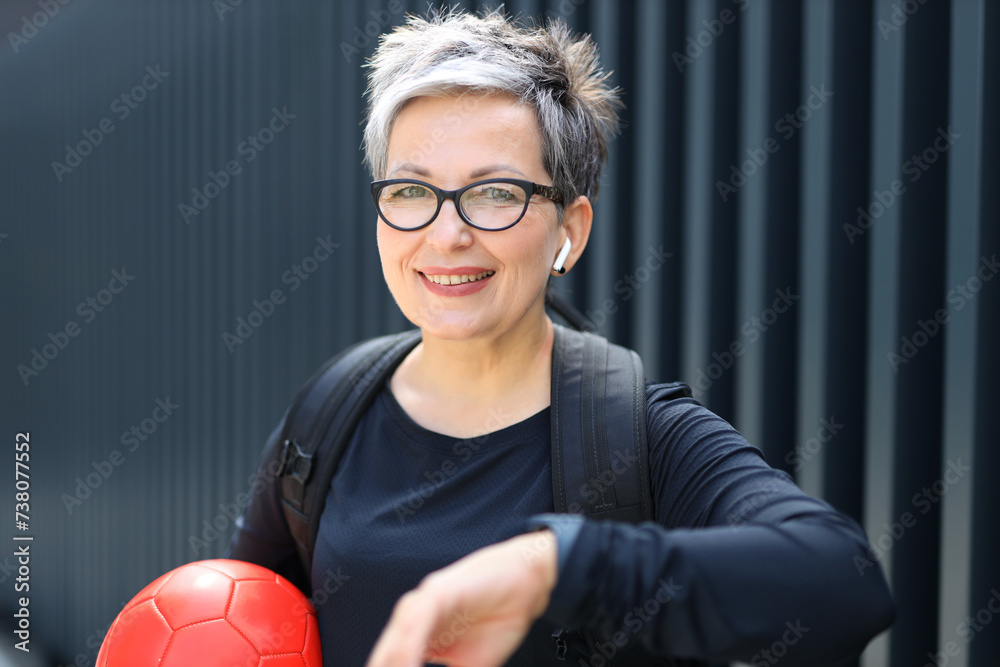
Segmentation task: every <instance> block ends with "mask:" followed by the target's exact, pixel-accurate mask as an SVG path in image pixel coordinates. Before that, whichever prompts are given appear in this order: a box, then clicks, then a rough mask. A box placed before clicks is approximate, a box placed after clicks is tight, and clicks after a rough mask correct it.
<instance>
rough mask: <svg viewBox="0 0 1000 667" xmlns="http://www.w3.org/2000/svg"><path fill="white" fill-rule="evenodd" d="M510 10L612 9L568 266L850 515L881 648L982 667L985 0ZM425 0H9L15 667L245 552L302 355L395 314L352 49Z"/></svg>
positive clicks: (989, 516)
mask: <svg viewBox="0 0 1000 667" xmlns="http://www.w3.org/2000/svg"><path fill="white" fill-rule="evenodd" d="M453 4H455V5H457V6H461V7H471V8H478V7H480V6H491V7H492V6H495V3H475V2H455V3H453ZM506 6H507V8H508V9H509V10H510V11H511V12H514V13H520V14H523V15H525V16H529V17H542V18H546V17H553V18H561V19H563V20H565V21H566V22H568V23H569V24H570V25H571V26H572V27H574V28H576V29H578V30H580V31H587V32H591V33H592V34H593V35H594V38H595V40H596V41H597V43H598V45H599V46H600V48H601V51H602V55H603V62H604V65H605V67H606V68H608V69H610V70H613V72H614V73H613V76H612V80H613V82H614V83H615V85H618V86H620V87H621V88H622V89H623V91H624V97H623V99H624V102H625V104H626V109H625V112H624V126H623V131H622V133H621V136H620V137H618V138H617V139H616V140H615V141H614V143H613V145H612V146H611V163H610V168H609V169H608V170H607V171H606V174H605V177H604V180H603V186H602V189H601V196H600V199H599V201H598V203H597V210H596V221H595V227H594V235H593V237H592V239H591V244H590V247H589V249H588V251H587V253H586V255H585V256H584V261H583V262H582V263H581V264H580V265H578V266H577V268H576V269H575V270H574V271H572V272H571V273H570V274H568V275H567V276H566V277H565V278H560V279H558V280H557V281H555V284H556V286H557V288H558V290H559V291H560V292H561V293H562V294H563V295H564V296H566V297H567V298H569V299H570V300H571V301H572V302H573V303H575V304H576V305H577V306H578V307H579V308H580V310H582V311H583V312H584V313H585V314H586V315H587V317H588V319H589V320H590V321H591V322H592V323H593V325H594V326H595V327H597V329H598V330H599V331H600V332H601V333H603V334H605V335H607V336H608V337H610V338H611V339H612V340H614V341H616V342H618V343H621V344H625V345H629V346H632V347H634V348H635V349H637V350H638V351H639V352H640V353H641V354H642V356H643V358H644V360H645V363H646V369H647V373H648V375H649V377H650V378H652V379H659V380H671V379H680V380H684V381H686V382H688V383H689V384H691V385H692V386H693V387H694V388H695V392H696V397H698V398H699V399H700V400H701V401H702V402H704V403H705V404H706V405H708V406H709V407H710V408H712V409H713V410H715V411H716V412H718V413H719V414H720V415H722V416H723V417H725V418H726V419H728V420H730V421H731V422H732V423H733V424H735V425H736V427H737V428H739V429H740V430H741V431H742V432H743V433H744V434H745V435H746V436H747V438H748V439H749V440H750V442H751V443H753V444H756V445H757V446H759V447H761V449H762V450H763V451H764V453H765V456H766V458H767V460H768V461H769V462H770V463H771V464H772V465H773V466H775V467H779V468H783V469H785V470H788V471H789V472H790V473H792V474H793V475H794V476H795V478H796V480H797V481H798V482H799V484H800V485H801V486H802V487H803V488H804V489H805V490H806V491H808V492H810V493H812V494H815V495H817V496H820V497H822V498H825V499H826V500H828V501H829V502H830V503H832V504H833V505H834V506H836V507H838V508H839V509H841V510H843V511H845V512H847V513H848V514H850V515H852V516H854V517H855V518H856V519H857V520H858V521H859V522H861V524H862V525H863V526H864V527H865V529H866V530H867V532H868V534H869V537H870V538H871V540H872V553H871V554H870V556H871V562H869V563H858V567H859V576H863V575H864V572H866V571H867V566H868V565H870V564H871V563H874V562H876V561H877V562H878V563H880V564H881V566H882V567H883V568H885V570H886V573H887V575H888V576H889V579H890V582H891V585H892V588H893V591H894V594H895V597H896V601H897V604H898V618H897V621H896V624H895V626H894V628H893V629H892V630H891V632H888V633H885V634H883V635H881V636H880V637H879V638H878V639H877V640H876V641H875V642H873V644H872V645H871V646H870V647H869V649H868V650H867V651H866V653H865V654H864V656H863V657H862V660H861V664H863V665H868V666H876V665H877V666H882V665H887V666H893V667H897V666H898V667H903V666H906V667H913V666H915V665H924V664H937V665H942V664H948V665H957V666H965V665H996V664H997V659H998V656H1000V622H992V623H991V621H993V618H994V615H995V614H994V612H993V611H992V609H996V608H997V607H996V605H997V604H998V603H1000V593H998V589H1000V568H998V565H997V564H998V563H1000V502H998V500H997V498H998V496H997V492H996V488H995V487H993V486H992V485H993V484H996V479H997V476H998V474H1000V448H998V444H1000V443H998V439H1000V438H998V435H997V434H998V432H1000V388H998V387H1000V383H998V382H997V377H998V371H1000V353H998V349H997V342H998V332H1000V278H997V273H998V272H1000V265H998V264H997V255H998V253H1000V206H998V195H997V181H998V178H1000V165H998V153H1000V139H998V130H1000V101H998V83H1000V54H998V49H1000V3H997V2H994V1H993V0H951V1H948V0H892V1H890V0H867V1H866V0H840V1H822V0H816V1H794V0H771V1H768V0H714V1H713V0H688V1H682V0H628V1H621V2H619V1H613V0H516V1H511V2H508V3H507V5H506ZM426 8H427V3H426V2H425V1H421V2H413V1H409V0H365V1H360V0H345V1H343V2H332V1H331V2H319V1H312V2H306V1H301V2H298V1H296V2H292V1H290V2H281V3H277V2H265V1H263V0H170V1H169V2H166V1H162V0H161V1H159V2H154V1H152V0H127V1H126V0H117V1H116V0H3V1H2V3H0V28H2V30H0V35H2V36H3V39H4V43H3V44H2V45H0V152H2V153H0V154H2V156H3V160H0V188H2V207H0V287H2V292H3V296H2V299H0V308H2V311H0V314H2V318H3V326H2V328H0V360H2V363H0V369H2V371H3V372H2V374H0V378H2V379H0V392H2V394H0V411H2V412H0V415H2V422H3V430H2V431H0V433H2V436H0V437H2V438H3V440H4V441H5V444H4V445H3V447H2V448H0V451H2V452H3V456H4V457H6V458H7V460H6V461H3V462H2V463H0V471H2V473H0V474H2V476H3V477H4V478H5V479H7V480H11V479H12V477H13V476H14V472H15V470H14V469H15V462H14V451H15V440H16V434H17V433H19V432H29V433H30V453H31V459H30V523H29V527H28V529H27V530H26V531H21V530H18V529H17V527H16V524H15V522H14V520H13V519H12V517H11V515H12V514H14V492H15V489H14V486H13V485H12V484H11V483H10V482H6V481H5V482H4V483H3V494H2V496H0V516H3V517H5V518H4V522H5V524H6V525H4V527H3V528H2V530H0V533H2V534H3V535H9V536H11V537H13V536H15V535H25V534H30V535H32V536H33V537H34V541H33V542H32V543H31V554H32V558H31V571H30V586H31V588H30V610H31V647H32V652H31V654H30V655H26V654H23V653H17V654H16V655H13V656H12V657H9V658H4V657H0V664H3V662H4V660H7V663H8V664H15V665H32V664H38V665H70V664H75V665H80V666H85V665H91V664H93V661H94V658H95V657H96V654H97V649H98V646H99V644H100V641H101V639H102V637H103V635H104V632H105V631H106V630H107V628H108V626H109V625H110V623H111V622H112V620H113V619H114V617H115V615H116V614H117V612H118V611H119V609H120V608H121V607H122V605H123V604H124V603H125V602H126V601H127V600H128V599H129V598H130V597H131V596H132V595H133V594H135V593H136V592H137V591H138V590H139V589H140V588H142V587H143V586H144V585H145V584H146V583H148V582H149V581H151V580H152V579H154V578H155V577H156V576H158V575H159V574H161V573H163V572H165V571H167V570H169V569H171V568H174V567H176V566H178V565H180V564H182V563H185V562H188V561H192V560H199V559H203V558H213V557H219V556H221V555H222V554H223V553H224V550H225V548H226V545H227V542H228V539H229V536H230V535H231V533H232V528H233V516H234V515H235V512H236V509H238V507H237V506H236V502H237V498H238V497H239V496H240V494H242V493H245V492H247V491H248V490H249V485H250V484H249V481H248V477H249V476H250V475H251V473H252V472H253V470H254V466H255V462H256V458H257V455H258V453H259V450H260V448H261V446H262V445H263V442H264V438H265V437H266V435H267V434H268V433H269V432H270V430H271V429H272V428H273V426H274V424H275V423H276V422H277V420H278V419H279V418H280V417H281V415H282V413H283V411H284V410H285V408H286V407H287V405H288V404H289V402H290V401H291V400H292V398H293V396H294V394H295V392H296V390H297V388H298V387H299V386H300V385H301V384H302V383H303V382H304V381H305V380H306V379H307V378H308V376H309V375H310V374H311V373H312V371H313V370H314V369H315V368H317V367H318V366H319V365H320V364H321V363H322V362H323V361H324V360H325V359H327V358H328V357H330V356H332V355H333V354H335V353H336V352H337V351H339V350H340V349H342V348H343V347H345V346H346V345H348V344H350V343H352V342H354V341H357V340H360V339H362V338H364V337H368V336H372V335H375V334H380V333H387V332H392V331H398V330H402V329H403V328H405V327H406V326H407V323H406V322H405V321H404V319H403V318H402V316H401V315H400V313H399V311H398V310H397V309H396V307H395V305H394V303H393V301H392V298H391V296H390V295H389V293H388V291H387V289H386V287H385V285H384V282H383V280H382V276H381V271H380V266H379V262H378V255H377V252H376V248H375V229H376V216H375V212H374V209H373V207H372V204H371V200H370V197H369V195H368V183H369V181H370V176H369V175H368V174H367V173H366V172H365V170H364V168H363V165H362V155H361V152H360V150H359V147H360V143H361V125H360V123H361V121H362V118H363V91H364V86H365V83H364V74H365V70H364V68H363V62H364V59H365V57H367V56H368V55H370V54H371V52H372V50H373V48H374V46H375V43H376V41H377V38H378V35H379V34H380V33H382V32H386V31H388V30H391V29H392V27H393V26H395V25H398V24H399V23H400V22H402V20H403V17H404V14H405V13H406V12H408V11H416V12H420V11H424V10H425V9H426ZM234 508H236V509H234ZM7 544H8V546H7V547H4V548H3V549H2V550H0V591H2V594H0V610H2V612H3V618H4V619H6V621H5V622H4V624H3V628H4V631H3V636H4V637H5V639H3V641H2V648H0V655H4V653H3V652H5V651H6V652H9V651H10V650H11V648H12V644H13V643H14V640H13V639H12V637H13V635H12V634H11V632H10V628H8V625H9V624H10V622H11V619H12V616H11V614H12V612H13V611H14V606H15V605H16V604H17V602H16V601H17V597H19V594H15V592H14V588H13V585H14V582H15V579H16V577H17V569H16V558H15V557H14V555H13V553H14V549H15V546H16V545H17V544H18V543H16V542H14V541H13V540H10V539H9V538H8V539H7ZM991 607H992V609H991ZM970 619H971V624H970ZM976 628H978V629H976Z"/></svg>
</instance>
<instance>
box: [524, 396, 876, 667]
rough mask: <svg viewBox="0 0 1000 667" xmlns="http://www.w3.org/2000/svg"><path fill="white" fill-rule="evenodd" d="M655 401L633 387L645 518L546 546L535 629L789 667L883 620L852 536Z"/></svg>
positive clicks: (737, 446)
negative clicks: (555, 566) (641, 416)
mask: <svg viewBox="0 0 1000 667" xmlns="http://www.w3.org/2000/svg"><path fill="white" fill-rule="evenodd" d="M666 395H667V392H666V391H662V390H659V389H657V387H656V386H655V385H651V386H648V387H647V398H648V414H647V425H648V429H647V430H648V434H649V435H648V437H649V447H650V449H649V462H650V477H651V483H652V487H653V488H652V491H653V500H654V504H655V511H656V522H655V523H654V522H649V523H644V524H642V525H639V526H633V525H629V524H622V523H614V522H597V521H592V520H585V521H582V522H580V525H579V529H578V530H576V531H573V533H572V534H571V535H568V536H567V537H564V539H563V540H562V541H560V543H559V544H558V546H559V548H560V549H565V550H566V552H565V553H560V558H559V561H560V564H561V567H560V571H559V577H558V580H557V583H556V586H555V589H554V590H553V592H552V596H551V600H550V604H549V607H548V609H547V610H546V612H545V615H544V616H545V619H546V620H548V621H551V622H553V623H556V624H558V625H561V626H563V627H566V628H570V629H580V628H584V629H589V630H592V631H594V632H595V633H597V634H598V635H599V636H602V637H605V638H607V637H614V638H615V639H616V641H617V640H618V638H624V639H626V640H628V641H633V640H635V641H638V642H641V644H642V645H643V647H644V648H645V650H646V651H648V652H649V653H650V654H652V655H655V656H663V657H677V658H695V659H701V660H708V661H726V660H742V661H746V662H749V663H751V664H771V662H769V660H770V658H777V657H780V658H781V664H782V665H784V666H786V667H792V666H794V665H825V664H836V663H837V662H839V661H840V660H843V659H844V658H848V657H852V656H855V655H857V654H858V653H860V652H861V651H862V650H863V649H864V647H865V645H866V644H867V643H868V641H869V640H870V639H871V638H872V637H874V636H875V635H876V634H878V633H879V632H881V631H882V630H884V629H885V628H887V627H888V626H889V625H890V624H891V622H892V619H893V615H894V609H893V603H892V599H891V596H890V593H889V589H888V585H887V583H886V581H885V577H884V575H883V574H882V570H881V568H880V567H879V565H878V563H877V562H875V561H873V560H871V559H870V558H869V552H868V541H867V538H866V536H865V534H864V532H863V531H862V530H861V528H860V527H859V526H858V525H857V524H856V523H855V522H854V521H852V520H851V519H850V518H848V517H847V516H845V515H843V514H841V513H839V512H837V511H835V510H834V509H833V508H832V507H830V506H829V505H827V504H826V503H824V502H822V501H820V500H818V499H815V498H812V497H810V496H808V495H806V494H805V493H804V492H802V491H801V490H800V489H799V488H798V487H797V486H796V485H795V484H794V482H793V481H792V479H791V477H789V476H788V475H787V474H786V473H784V472H781V471H778V470H774V469H772V468H771V467H770V466H768V465H767V463H766V462H765V461H764V460H763V457H762V456H761V453H760V451H759V450H758V449H756V448H755V447H752V446H751V445H749V444H748V443H747V441H746V440H745V439H744V438H743V436H742V435H741V434H740V433H739V432H737V431H736V430H735V429H734V428H733V427H732V426H730V425H729V424H728V423H727V422H726V421H725V420H723V419H722V418H720V417H718V416H717V415H715V414H713V413H712V412H710V411H709V410H708V409H706V408H705V407H703V406H702V405H701V404H699V403H698V402H697V401H695V400H693V399H690V398H679V399H678V398H674V399H667V398H665V396H666ZM537 519H538V521H536V524H535V525H539V524H543V523H546V521H545V520H544V519H542V517H537ZM558 534H559V533H558V531H557V535H558Z"/></svg>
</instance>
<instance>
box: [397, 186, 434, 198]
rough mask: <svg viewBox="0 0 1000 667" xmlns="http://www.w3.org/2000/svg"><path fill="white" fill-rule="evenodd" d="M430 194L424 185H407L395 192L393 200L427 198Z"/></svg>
mask: <svg viewBox="0 0 1000 667" xmlns="http://www.w3.org/2000/svg"><path fill="white" fill-rule="evenodd" d="M427 194H428V190H427V188H425V187H423V186H422V185H406V186H403V187H401V188H399V189H398V190H393V192H392V198H393V199H417V198H420V197H426V196H427Z"/></svg>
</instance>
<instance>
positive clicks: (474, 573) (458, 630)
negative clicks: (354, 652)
mask: <svg viewBox="0 0 1000 667" xmlns="http://www.w3.org/2000/svg"><path fill="white" fill-rule="evenodd" d="M556 557H557V554H556V538H555V535H553V533H552V531H550V530H544V531H540V532H536V533H527V534H524V535H519V536H517V537H514V538H512V539H509V540H507V541H506V542H500V543H499V544H494V545H491V546H488V547H485V548H483V549H480V550H478V551H474V552H473V553H471V554H469V555H468V556H466V557H465V558H462V559H461V560H458V561H456V562H455V563H453V564H451V565H449V566H448V567H445V568H443V569H440V570H438V571H436V572H432V573H431V574H429V575H427V576H426V577H425V578H424V580H423V581H421V582H420V585H419V586H417V588H415V589H413V590H412V591H410V592H408V593H406V594H405V595H404V596H403V597H401V598H400V599H399V602H397V603H396V607H395V608H394V609H393V612H392V617H391V618H390V619H389V623H388V625H386V627H385V629H384V630H383V631H382V635H381V636H380V637H379V640H378V642H377V643H376V644H375V648H374V649H373V650H372V654H371V656H369V658H368V664H367V667H419V666H421V665H423V663H424V662H425V661H428V662H437V663H442V664H446V665H450V666H453V667H496V666H497V665H502V664H503V663H504V662H505V661H506V660H507V658H509V657H510V655H511V654H512V653H514V651H515V650H517V647H518V646H520V645H521V642H522V641H523V640H524V636H525V635H526V634H527V632H528V628H530V627H531V624H532V622H534V620H535V619H536V618H538V617H539V616H541V615H542V612H544V611H545V608H546V607H547V606H548V604H549V595H550V594H551V592H552V588H553V586H555V583H556V576H557V572H556V570H557V567H556V563H557V560H556Z"/></svg>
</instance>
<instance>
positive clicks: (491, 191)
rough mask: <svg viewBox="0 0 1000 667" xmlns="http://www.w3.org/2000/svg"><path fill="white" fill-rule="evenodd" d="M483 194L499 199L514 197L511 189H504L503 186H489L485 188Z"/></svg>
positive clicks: (504, 199)
mask: <svg viewBox="0 0 1000 667" xmlns="http://www.w3.org/2000/svg"><path fill="white" fill-rule="evenodd" d="M481 195H482V196H483V197H485V198H486V199H495V200H497V201H510V200H511V199H513V198H514V193H513V192H511V191H510V190H504V189H503V188H498V187H496V186H489V187H486V188H483V189H482V191H481Z"/></svg>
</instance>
